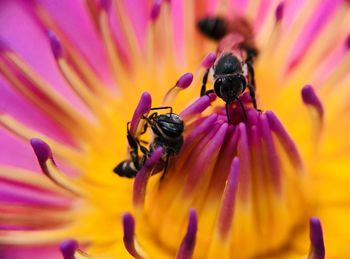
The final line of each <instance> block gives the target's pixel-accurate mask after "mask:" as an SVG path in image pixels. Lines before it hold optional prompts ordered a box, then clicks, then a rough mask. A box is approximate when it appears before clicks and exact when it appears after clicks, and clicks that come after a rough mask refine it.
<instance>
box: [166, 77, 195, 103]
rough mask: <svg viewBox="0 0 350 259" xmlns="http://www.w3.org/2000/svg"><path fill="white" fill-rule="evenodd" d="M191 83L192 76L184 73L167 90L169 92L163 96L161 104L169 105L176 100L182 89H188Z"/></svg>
mask: <svg viewBox="0 0 350 259" xmlns="http://www.w3.org/2000/svg"><path fill="white" fill-rule="evenodd" d="M192 81H193V74H192V73H186V74H184V75H182V76H181V77H180V78H179V80H177V82H176V84H175V85H174V86H173V87H172V88H170V89H169V91H168V92H167V93H166V94H165V95H164V98H163V101H162V104H163V105H170V104H171V103H172V101H173V100H174V99H175V98H176V96H177V95H178V94H179V93H180V92H181V91H182V90H184V89H186V88H187V87H189V86H190V85H191V83H192Z"/></svg>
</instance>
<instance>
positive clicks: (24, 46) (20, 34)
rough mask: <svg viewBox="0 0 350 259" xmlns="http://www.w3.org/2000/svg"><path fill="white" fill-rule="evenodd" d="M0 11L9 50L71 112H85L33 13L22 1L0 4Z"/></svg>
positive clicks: (0, 21)
mask: <svg viewBox="0 0 350 259" xmlns="http://www.w3.org/2000/svg"><path fill="white" fill-rule="evenodd" d="M73 2H76V1H73ZM0 10H1V12H0V35H1V37H2V38H3V39H4V40H5V42H6V43H8V46H9V47H10V49H11V50H13V51H14V52H15V53H16V54H18V55H19V56H20V57H22V58H23V59H24V60H25V61H26V62H28V64H29V65H30V66H31V67H32V68H33V69H34V70H35V71H36V72H38V73H39V74H40V75H41V76H42V77H43V78H44V79H46V80H47V81H48V82H49V83H50V84H51V85H52V86H53V88H54V89H55V90H57V91H58V92H59V93H60V94H62V95H63V96H64V98H66V99H67V101H68V102H71V103H72V105H74V108H75V109H77V110H78V111H82V112H87V110H86V107H85V106H84V105H83V104H82V102H81V101H80V100H79V99H78V97H77V96H76V95H75V93H74V92H73V90H72V89H71V88H70V87H69V86H68V85H67V83H66V82H65V80H64V79H63V77H62V76H61V74H60V72H59V69H58V67H57V64H56V61H55V59H54V57H53V55H52V50H51V47H50V44H49V41H48V37H47V34H46V32H44V31H43V30H42V28H40V27H39V25H38V24H37V23H36V22H35V20H34V17H33V13H32V12H31V11H30V9H29V8H28V6H27V5H26V4H24V1H0ZM19 20H20V21H21V22H18V21H19ZM23 24H25V26H23Z"/></svg>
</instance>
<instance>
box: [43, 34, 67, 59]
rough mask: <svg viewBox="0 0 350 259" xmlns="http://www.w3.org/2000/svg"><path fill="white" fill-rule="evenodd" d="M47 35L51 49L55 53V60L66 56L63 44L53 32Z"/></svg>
mask: <svg viewBox="0 0 350 259" xmlns="http://www.w3.org/2000/svg"><path fill="white" fill-rule="evenodd" d="M47 35H48V37H49V40H50V45H51V49H52V52H53V54H54V56H55V58H56V59H59V58H61V57H62V56H63V54H64V50H63V47H62V44H61V42H60V41H59V39H58V38H57V37H56V35H55V33H54V32H53V31H48V33H47Z"/></svg>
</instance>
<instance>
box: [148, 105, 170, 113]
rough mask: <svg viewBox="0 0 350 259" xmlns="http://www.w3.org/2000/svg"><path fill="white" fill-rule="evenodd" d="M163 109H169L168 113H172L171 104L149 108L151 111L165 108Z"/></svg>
mask: <svg viewBox="0 0 350 259" xmlns="http://www.w3.org/2000/svg"><path fill="white" fill-rule="evenodd" d="M165 109H169V110H170V113H173V107H171V106H162V107H155V108H151V109H150V111H153V110H165Z"/></svg>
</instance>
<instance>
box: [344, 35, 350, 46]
mask: <svg viewBox="0 0 350 259" xmlns="http://www.w3.org/2000/svg"><path fill="white" fill-rule="evenodd" d="M345 48H346V49H350V34H349V35H348V37H346V39H345Z"/></svg>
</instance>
